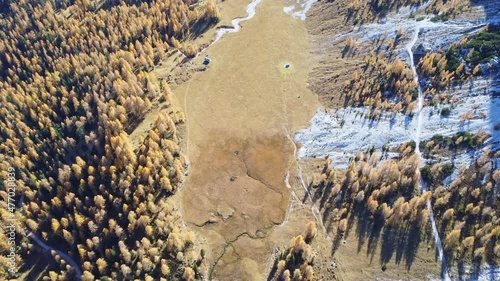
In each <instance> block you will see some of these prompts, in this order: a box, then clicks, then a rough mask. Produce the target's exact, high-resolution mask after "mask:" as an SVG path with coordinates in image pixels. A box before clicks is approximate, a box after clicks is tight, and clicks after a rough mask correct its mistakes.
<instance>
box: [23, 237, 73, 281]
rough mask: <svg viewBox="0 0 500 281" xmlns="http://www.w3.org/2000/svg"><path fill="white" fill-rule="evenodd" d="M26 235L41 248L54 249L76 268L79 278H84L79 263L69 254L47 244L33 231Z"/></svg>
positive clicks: (48, 250)
mask: <svg viewBox="0 0 500 281" xmlns="http://www.w3.org/2000/svg"><path fill="white" fill-rule="evenodd" d="M26 237H29V238H30V239H32V240H33V241H34V242H35V243H36V244H37V245H38V246H39V247H40V248H42V249H44V250H45V251H46V252H50V251H54V252H56V254H58V255H59V256H61V258H62V259H63V260H65V261H66V262H67V263H68V264H69V265H71V266H72V267H73V268H74V269H75V276H76V279H77V280H81V279H82V270H81V269H80V267H79V266H78V264H77V263H76V262H75V261H74V260H73V259H72V258H71V257H70V256H68V255H67V254H65V253H63V252H61V251H59V250H57V249H55V248H53V247H51V246H49V245H47V244H45V243H44V242H43V241H42V240H41V239H40V238H38V237H37V236H36V235H35V234H34V233H33V232H31V231H29V230H28V231H26Z"/></svg>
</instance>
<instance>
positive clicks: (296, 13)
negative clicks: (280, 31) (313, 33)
mask: <svg viewBox="0 0 500 281" xmlns="http://www.w3.org/2000/svg"><path fill="white" fill-rule="evenodd" d="M316 1H318V0H297V3H296V4H293V5H290V6H287V7H284V8H283V11H284V12H285V13H286V14H288V15H291V16H292V17H293V18H295V19H301V20H306V14H307V12H308V11H309V10H310V9H311V7H312V5H313V4H314V3H315V2H316Z"/></svg>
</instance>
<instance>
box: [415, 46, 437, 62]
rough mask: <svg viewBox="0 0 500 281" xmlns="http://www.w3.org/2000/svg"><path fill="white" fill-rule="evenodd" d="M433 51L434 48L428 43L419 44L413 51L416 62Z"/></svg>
mask: <svg viewBox="0 0 500 281" xmlns="http://www.w3.org/2000/svg"><path fill="white" fill-rule="evenodd" d="M430 52H432V48H431V47H429V46H428V45H427V44H423V43H422V44H419V45H418V46H417V48H415V51H413V59H414V60H415V62H418V61H419V60H420V59H421V58H423V57H424V56H425V55H426V54H428V53H430Z"/></svg>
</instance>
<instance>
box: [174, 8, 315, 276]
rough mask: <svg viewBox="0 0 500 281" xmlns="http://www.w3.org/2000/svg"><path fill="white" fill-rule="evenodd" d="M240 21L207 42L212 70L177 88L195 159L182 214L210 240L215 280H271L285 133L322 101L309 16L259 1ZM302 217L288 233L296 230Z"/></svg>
mask: <svg viewBox="0 0 500 281" xmlns="http://www.w3.org/2000/svg"><path fill="white" fill-rule="evenodd" d="M249 3H250V1H248V2H247V3H245V4H244V5H243V6H242V7H241V9H242V10H243V11H244V10H245V6H246V5H247V4H249ZM241 25H242V28H241V30H240V31H239V32H238V33H231V34H226V35H225V36H224V37H223V38H222V39H221V40H220V41H219V42H217V44H214V45H212V46H211V47H210V48H209V49H208V53H207V54H208V55H209V56H210V57H211V58H212V59H213V60H212V63H211V64H210V66H209V68H208V70H207V71H205V72H200V73H197V74H195V75H193V78H192V80H191V81H189V82H188V83H185V84H183V85H181V86H179V87H178V88H176V89H175V92H176V95H177V98H178V100H179V104H184V107H185V108H184V112H186V114H187V128H186V129H187V130H186V132H187V154H188V157H189V159H190V161H191V166H190V170H189V175H188V178H187V181H186V185H185V187H184V188H183V189H182V201H183V215H184V218H185V219H186V221H188V223H189V224H190V225H191V226H192V228H193V229H194V230H196V231H197V232H198V234H199V236H201V237H202V238H204V239H205V240H206V241H205V244H206V245H207V250H208V251H207V252H208V255H207V258H208V260H209V263H210V265H209V267H210V268H211V270H210V276H209V277H210V278H215V279H219V280H263V279H264V278H265V276H264V274H265V272H264V271H265V267H266V263H267V261H268V255H269V254H270V253H271V252H272V249H273V246H274V245H275V243H276V242H278V241H277V238H279V237H280V236H281V235H279V233H277V231H284V230H282V229H283V228H282V227H280V230H276V229H275V228H274V226H276V225H279V224H280V223H281V222H282V221H283V220H284V218H285V214H286V212H287V209H288V207H289V205H290V204H289V200H290V197H291V190H290V189H289V188H287V186H286V184H285V178H286V176H287V172H288V170H289V168H290V163H291V161H293V157H294V147H293V146H292V145H291V144H290V141H289V139H288V136H287V131H291V132H293V131H295V130H297V129H298V128H301V127H304V126H306V125H307V124H308V121H309V119H310V117H311V116H312V114H313V113H314V110H315V108H316V105H317V103H316V99H315V97H314V95H313V94H312V93H311V92H310V91H309V90H307V88H306V86H307V84H306V83H307V82H306V80H307V74H308V72H309V71H310V60H308V58H309V52H308V50H309V46H308V39H307V33H306V30H305V27H304V25H303V22H302V21H300V20H294V19H293V18H292V17H290V16H289V15H287V14H285V13H284V12H283V3H281V2H276V3H273V2H272V1H262V2H261V3H259V4H258V6H257V8H256V15H255V17H254V18H253V19H251V20H250V21H246V22H242V23H241ZM203 57H204V54H202V55H200V56H199V57H198V58H197V59H195V61H194V63H195V64H196V63H198V64H201V60H202V58H203ZM285 64H290V67H289V68H285V67H284V65H285ZM184 101H185V102H184ZM289 176H295V175H289ZM304 223H305V222H304V221H300V222H296V221H295V223H289V225H290V226H289V227H288V226H287V230H286V231H290V229H293V231H292V232H293V233H295V232H300V231H301V230H302V229H303V225H304ZM287 225H288V224H287ZM296 234H298V233H295V235H296ZM270 236H272V237H273V239H271V238H269V237H270ZM283 239H284V241H288V240H289V239H290V236H288V234H286V235H285V234H284V235H283Z"/></svg>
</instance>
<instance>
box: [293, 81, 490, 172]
mask: <svg viewBox="0 0 500 281" xmlns="http://www.w3.org/2000/svg"><path fill="white" fill-rule="evenodd" d="M498 83H500V81H498V80H497V81H494V80H492V79H477V80H474V81H471V82H468V83H465V84H464V85H462V86H461V87H455V88H452V89H451V92H452V93H453V95H454V97H456V98H457V102H455V103H454V104H452V105H440V106H438V107H430V106H424V107H423V108H422V112H421V114H422V118H423V126H422V128H421V132H420V138H421V139H422V140H426V139H430V138H432V136H434V135H436V134H439V135H443V136H452V135H455V134H457V133H458V132H463V131H467V132H479V131H482V132H488V133H490V134H491V135H492V138H491V140H490V141H489V144H490V145H491V146H492V148H493V149H494V150H496V149H498V148H499V144H500V137H499V134H498V133H495V132H493V130H494V128H493V125H492V124H493V123H494V124H496V123H498V122H500V116H499V115H500V114H498V112H500V97H495V96H492V95H491V94H490V93H491V91H492V89H494V88H495V87H496V85H497V84H498ZM473 106H475V107H476V109H472V108H473ZM444 107H451V111H450V115H449V116H448V117H443V116H441V115H440V114H439V110H440V109H441V108H444ZM369 110H370V109H369V108H365V107H349V108H345V109H339V110H336V111H332V110H324V109H318V110H317V111H316V114H315V115H314V117H313V118H312V120H311V123H310V124H311V125H310V127H309V128H307V129H304V130H300V131H298V132H297V133H296V134H295V140H296V141H297V142H298V143H300V144H301V145H302V147H301V148H300V150H299V152H298V156H299V158H316V157H318V158H319V157H326V156H329V157H330V159H332V162H333V164H334V165H335V166H337V167H339V168H341V167H347V165H348V163H349V158H351V157H354V155H355V153H356V152H358V151H364V150H367V149H370V148H372V147H375V149H381V148H382V147H383V146H384V145H389V146H395V145H399V144H401V143H403V142H407V141H411V140H415V139H416V138H417V128H418V126H417V125H418V124H417V123H418V122H417V121H418V120H417V119H418V118H417V116H415V117H413V118H411V117H408V116H406V115H404V114H399V113H398V114H393V113H388V112H385V113H382V115H381V118H380V119H379V120H377V121H373V120H368V119H366V118H365V117H364V116H363V115H364V114H365V112H367V111H369ZM468 111H471V112H472V115H473V118H472V119H471V120H468V121H463V120H462V116H463V115H464V114H465V113H466V112H468ZM495 113H496V114H495Z"/></svg>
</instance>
